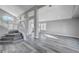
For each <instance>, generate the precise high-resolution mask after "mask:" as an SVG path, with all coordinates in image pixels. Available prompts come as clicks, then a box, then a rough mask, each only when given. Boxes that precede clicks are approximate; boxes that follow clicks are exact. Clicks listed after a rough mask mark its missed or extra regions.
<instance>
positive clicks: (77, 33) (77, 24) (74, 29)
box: [46, 19, 79, 38]
mask: <svg viewBox="0 0 79 59" xmlns="http://www.w3.org/2000/svg"><path fill="white" fill-rule="evenodd" d="M46 23H47V30H46V31H47V32H49V33H52V34H58V35H64V36H71V37H78V38H79V19H65V20H58V21H49V22H46Z"/></svg>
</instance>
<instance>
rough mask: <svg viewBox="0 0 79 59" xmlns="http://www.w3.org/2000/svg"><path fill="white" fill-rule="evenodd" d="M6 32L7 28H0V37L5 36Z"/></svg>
mask: <svg viewBox="0 0 79 59" xmlns="http://www.w3.org/2000/svg"><path fill="white" fill-rule="evenodd" d="M7 32H8V29H7V28H5V27H3V26H0V37H1V36H3V35H4V34H6V33H7Z"/></svg>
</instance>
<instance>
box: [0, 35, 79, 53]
mask: <svg viewBox="0 0 79 59" xmlns="http://www.w3.org/2000/svg"><path fill="white" fill-rule="evenodd" d="M53 36H54V37H56V38H57V39H55V38H49V37H46V38H45V39H36V40H35V41H20V42H16V43H10V44H0V53H79V39H78V38H73V37H66V36H60V35H53Z"/></svg>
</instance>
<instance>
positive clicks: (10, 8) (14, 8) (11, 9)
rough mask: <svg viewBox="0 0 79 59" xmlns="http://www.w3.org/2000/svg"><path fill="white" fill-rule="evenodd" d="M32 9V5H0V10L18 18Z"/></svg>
mask: <svg viewBox="0 0 79 59" xmlns="http://www.w3.org/2000/svg"><path fill="white" fill-rule="evenodd" d="M32 7H33V5H0V9H2V10H4V11H6V12H8V13H10V14H11V15H13V16H15V17H17V16H19V15H20V14H22V13H23V12H25V11H27V10H28V9H30V8H32Z"/></svg>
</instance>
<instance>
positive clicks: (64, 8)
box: [39, 5, 79, 21]
mask: <svg viewBox="0 0 79 59" xmlns="http://www.w3.org/2000/svg"><path fill="white" fill-rule="evenodd" d="M78 10H79V9H78ZM75 11H76V10H75V6H74V5H53V6H52V7H49V6H46V7H43V8H41V9H40V10H39V21H52V20H61V19H67V18H72V16H73V15H74V14H76V13H75ZM77 13H78V14H79V12H77Z"/></svg>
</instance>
